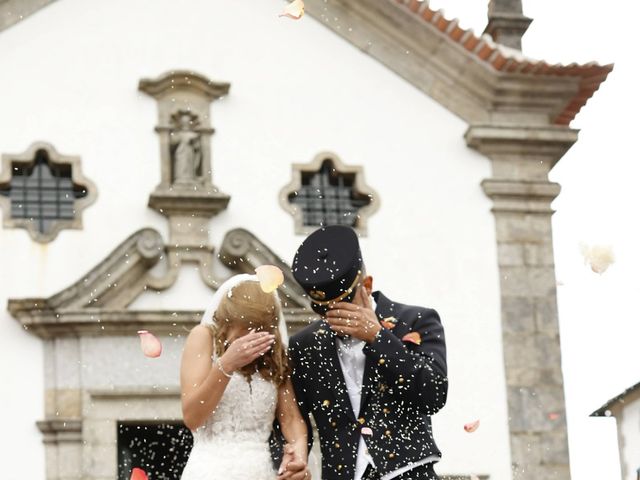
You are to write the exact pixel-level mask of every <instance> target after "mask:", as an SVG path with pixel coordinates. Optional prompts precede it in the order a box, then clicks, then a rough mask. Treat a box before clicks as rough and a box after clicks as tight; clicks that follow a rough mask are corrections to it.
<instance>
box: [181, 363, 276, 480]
mask: <svg viewBox="0 0 640 480" xmlns="http://www.w3.org/2000/svg"><path fill="white" fill-rule="evenodd" d="M277 399H278V389H277V387H276V385H275V384H274V383H272V382H269V381H267V380H265V379H264V378H262V376H261V375H260V374H259V373H254V374H253V376H252V377H251V382H248V381H247V379H246V378H245V377H244V376H243V375H242V374H239V373H234V375H233V376H232V377H231V379H230V380H229V383H228V384H227V388H225V391H224V394H223V395H222V398H221V399H220V402H219V403H218V408H217V409H216V411H215V412H214V413H213V414H211V415H210V416H209V418H208V419H207V421H206V422H205V424H204V425H202V426H201V427H198V428H197V429H196V430H195V431H193V432H192V433H193V449H192V450H191V453H190V454H189V461H188V462H187V465H186V466H185V469H184V472H183V473H182V477H181V479H182V480H247V479H251V480H275V478H276V473H275V470H274V467H273V462H272V459H271V455H270V452H269V435H270V434H271V427H272V424H273V420H274V418H275V413H276V402H277Z"/></svg>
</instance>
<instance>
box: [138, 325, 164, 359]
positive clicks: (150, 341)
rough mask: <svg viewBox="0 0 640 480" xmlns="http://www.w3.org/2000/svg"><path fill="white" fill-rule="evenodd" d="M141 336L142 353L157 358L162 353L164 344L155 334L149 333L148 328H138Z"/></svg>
mask: <svg viewBox="0 0 640 480" xmlns="http://www.w3.org/2000/svg"><path fill="white" fill-rule="evenodd" d="M138 335H139V336H140V348H142V353H144V354H145V355H146V356H147V357H150V358H156V357H159V356H160V354H161V353H162V344H161V343H160V340H158V339H157V338H156V336H155V335H153V334H152V333H149V332H148V331H147V330H138Z"/></svg>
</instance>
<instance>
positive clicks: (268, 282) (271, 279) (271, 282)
mask: <svg viewBox="0 0 640 480" xmlns="http://www.w3.org/2000/svg"><path fill="white" fill-rule="evenodd" d="M256 276H257V277H258V281H259V282H260V288H262V291H263V292H265V293H271V292H273V291H274V290H276V289H277V288H278V287H279V286H280V285H282V284H283V283H284V274H283V273H282V270H280V269H279V268H278V267H275V266H273V265H260V266H259V267H258V268H256Z"/></svg>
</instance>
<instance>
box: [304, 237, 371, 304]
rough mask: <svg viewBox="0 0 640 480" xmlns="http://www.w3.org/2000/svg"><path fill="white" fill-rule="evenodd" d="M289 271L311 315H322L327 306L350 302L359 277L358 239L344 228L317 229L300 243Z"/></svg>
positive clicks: (360, 261)
mask: <svg viewBox="0 0 640 480" xmlns="http://www.w3.org/2000/svg"><path fill="white" fill-rule="evenodd" d="M291 269H292V271H293V276H294V277H295V279H296V281H297V282H298V283H299V284H300V286H301V287H302V288H303V289H304V291H305V292H307V295H309V298H310V300H311V307H312V308H313V310H314V311H315V312H317V313H319V314H321V315H324V314H325V313H326V311H327V309H328V307H329V305H330V304H331V303H336V302H351V301H352V300H353V298H354V296H355V293H356V288H355V287H356V286H357V285H358V282H359V281H360V277H361V274H362V254H361V253H360V244H359V242H358V235H356V232H355V231H354V230H353V229H352V228H349V227H344V226H338V225H335V226H328V227H322V228H319V229H318V230H316V231H315V232H313V233H312V234H311V235H309V236H308V237H307V238H306V239H305V241H304V242H302V245H300V248H298V251H297V252H296V255H295V257H294V258H293V264H292V266H291Z"/></svg>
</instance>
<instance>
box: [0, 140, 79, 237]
mask: <svg viewBox="0 0 640 480" xmlns="http://www.w3.org/2000/svg"><path fill="white" fill-rule="evenodd" d="M12 173H13V175H12V178H11V182H10V183H8V184H4V185H0V195H5V196H7V197H9V198H10V199H11V217H12V218H25V219H30V220H33V221H34V222H36V225H37V227H38V230H39V231H40V232H41V233H47V232H48V231H49V230H50V229H51V227H52V226H53V225H54V223H55V222H56V220H73V218H74V216H75V208H74V203H73V202H74V201H75V200H76V199H78V198H83V197H86V195H87V191H86V190H85V189H84V188H82V187H81V186H80V185H75V184H74V183H73V181H72V180H71V166H69V165H56V164H53V163H51V162H50V161H49V155H48V154H47V152H46V150H38V151H37V152H36V157H35V159H34V161H33V162H32V163H29V164H27V163H22V162H20V163H17V162H16V163H14V164H13V172H12Z"/></svg>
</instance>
